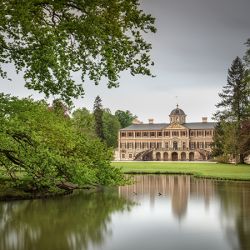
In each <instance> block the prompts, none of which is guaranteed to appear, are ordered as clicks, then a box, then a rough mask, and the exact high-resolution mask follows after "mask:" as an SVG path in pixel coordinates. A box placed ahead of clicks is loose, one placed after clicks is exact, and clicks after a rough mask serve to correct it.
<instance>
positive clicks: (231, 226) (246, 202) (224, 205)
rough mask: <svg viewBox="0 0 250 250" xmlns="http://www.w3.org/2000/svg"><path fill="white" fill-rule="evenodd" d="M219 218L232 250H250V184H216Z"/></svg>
mask: <svg viewBox="0 0 250 250" xmlns="http://www.w3.org/2000/svg"><path fill="white" fill-rule="evenodd" d="M217 189H218V194H219V196H220V200H221V218H222V224H223V227H224V228H225V232H226V236H227V239H228V241H229V242H230V245H231V246H232V249H234V250H245V249H250V183H236V182H234V183H227V182H221V183H219V184H218V188H217Z"/></svg>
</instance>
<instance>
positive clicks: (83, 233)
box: [0, 175, 250, 250]
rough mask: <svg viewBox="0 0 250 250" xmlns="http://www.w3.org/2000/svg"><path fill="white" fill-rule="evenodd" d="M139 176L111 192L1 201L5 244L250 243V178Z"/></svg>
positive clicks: (93, 249) (4, 249)
mask: <svg viewBox="0 0 250 250" xmlns="http://www.w3.org/2000/svg"><path fill="white" fill-rule="evenodd" d="M134 179H135V184H133V185H130V186H123V187H119V188H112V189H108V190H104V191H98V192H89V193H86V192H78V193H76V194H74V195H70V196H65V197H57V198H55V199H48V200H30V201H13V202H0V250H33V249H34V250H45V249H46V250H50V249H53V250H69V249H70V250H129V249H131V250H175V249H176V250H177V249H178V250H182V249H183V250H189V249H190V250H196V249H197V250H206V249H207V250H211V249H213V250H217V249H218V250H224V249H225V250H229V249H232V250H235V249H239V250H240V249H241V250H247V249H250V183H246V182H241V183H240V182H222V181H215V180H209V179H195V178H193V177H191V176H183V175H179V176H174V175H136V176H134Z"/></svg>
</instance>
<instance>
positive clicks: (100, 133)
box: [93, 95, 105, 141]
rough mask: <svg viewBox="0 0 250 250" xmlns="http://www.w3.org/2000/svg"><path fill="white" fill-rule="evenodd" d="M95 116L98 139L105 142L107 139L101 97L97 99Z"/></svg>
mask: <svg viewBox="0 0 250 250" xmlns="http://www.w3.org/2000/svg"><path fill="white" fill-rule="evenodd" d="M93 115H94V119H95V132H96V135H97V136H98V138H100V140H102V141H104V139H105V138H104V132H103V120H102V116H103V107H102V99H101V97H100V96H99V95H98V96H97V97H96V98H95V102H94V110H93Z"/></svg>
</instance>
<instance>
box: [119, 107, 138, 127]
mask: <svg viewBox="0 0 250 250" xmlns="http://www.w3.org/2000/svg"><path fill="white" fill-rule="evenodd" d="M115 116H116V117H117V118H118V120H119V122H120V124H121V128H126V127H128V126H129V125H131V124H132V121H133V120H134V119H135V118H137V116H136V115H133V114H132V113H131V112H130V111H129V110H126V111H122V110H116V112H115Z"/></svg>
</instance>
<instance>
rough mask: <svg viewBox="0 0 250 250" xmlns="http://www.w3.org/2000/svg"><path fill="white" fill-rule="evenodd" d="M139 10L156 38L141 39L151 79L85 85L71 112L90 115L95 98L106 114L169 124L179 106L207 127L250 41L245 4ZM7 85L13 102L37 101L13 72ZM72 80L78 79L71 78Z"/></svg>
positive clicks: (225, 1) (186, 0)
mask: <svg viewBox="0 0 250 250" xmlns="http://www.w3.org/2000/svg"><path fill="white" fill-rule="evenodd" d="M140 2H141V6H140V7H141V9H143V10H144V11H145V12H146V13H148V14H149V13H150V14H152V16H154V17H155V18H156V28H157V33H156V34H147V35H146V36H145V38H146V39H147V40H148V41H150V42H151V43H152V46H153V48H152V51H151V56H152V59H153V61H154V62H155V66H154V68H153V70H152V72H153V74H154V75H156V77H154V78H152V77H148V76H135V77H134V76H131V75H130V74H129V73H128V72H123V73H122V74H121V78H120V87H119V88H116V89H115V88H112V89H108V88H107V87H106V82H105V81H103V82H102V83H101V84H100V85H98V86H95V85H94V84H93V83H92V82H90V81H86V82H85V83H84V89H85V97H84V98H83V99H79V100H75V101H74V105H75V107H76V108H79V107H87V108H88V109H89V110H92V109H93V102H94V99H95V97H96V96H97V95H99V96H100V97H101V99H102V103H103V106H104V107H105V108H109V109H110V110H111V112H115V110H117V109H120V110H129V111H130V112H132V113H133V114H135V115H137V116H138V119H139V120H141V121H143V122H145V123H146V122H148V118H154V121H155V122H156V123H165V122H169V114H170V112H171V110H173V109H174V108H175V107H176V104H177V103H178V104H179V107H180V108H181V109H183V110H184V112H185V113H186V115H187V122H199V121H201V117H204V116H205V117H208V120H209V121H211V118H212V115H213V113H214V112H215V110H216V108H215V104H216V103H218V102H219V100H220V99H219V97H218V92H221V90H222V87H223V86H225V85H226V78H227V70H228V68H229V67H230V65H231V63H232V61H233V60H234V59H235V57H236V56H239V57H242V56H243V55H244V53H245V51H246V46H245V45H244V43H245V42H246V40H247V38H250V1H249V0H237V1H235V0H154V1H152V0H141V1H140ZM8 72H9V74H10V76H11V78H12V79H13V81H12V82H11V83H10V82H9V81H7V80H3V79H0V91H1V92H4V93H10V94H13V95H15V96H20V97H27V96H30V95H31V96H32V97H33V98H34V99H39V98H42V95H39V94H37V93H36V92H34V91H31V90H27V89H26V88H24V81H23V79H22V76H21V75H15V71H14V69H13V68H11V67H9V68H8ZM76 78H77V76H76Z"/></svg>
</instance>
